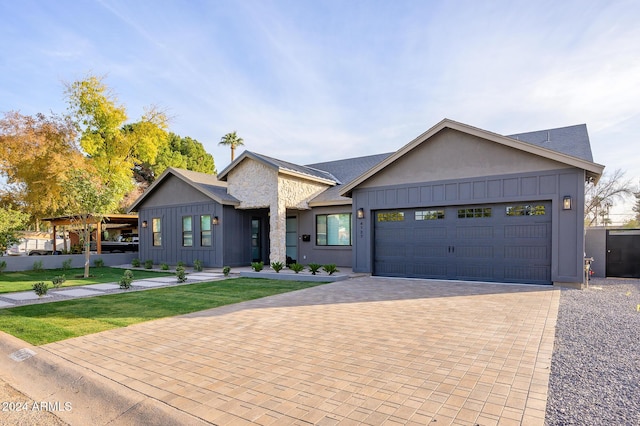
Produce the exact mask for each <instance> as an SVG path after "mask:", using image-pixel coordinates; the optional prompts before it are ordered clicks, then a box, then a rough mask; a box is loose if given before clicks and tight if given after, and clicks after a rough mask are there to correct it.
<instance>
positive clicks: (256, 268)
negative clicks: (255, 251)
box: [251, 262, 264, 272]
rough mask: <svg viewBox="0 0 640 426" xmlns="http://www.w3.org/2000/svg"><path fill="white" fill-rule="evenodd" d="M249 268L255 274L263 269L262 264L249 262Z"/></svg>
mask: <svg viewBox="0 0 640 426" xmlns="http://www.w3.org/2000/svg"><path fill="white" fill-rule="evenodd" d="M251 268H253V270H254V271H256V272H260V271H262V268H264V262H251Z"/></svg>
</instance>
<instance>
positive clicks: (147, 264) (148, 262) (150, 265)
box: [144, 259, 153, 269]
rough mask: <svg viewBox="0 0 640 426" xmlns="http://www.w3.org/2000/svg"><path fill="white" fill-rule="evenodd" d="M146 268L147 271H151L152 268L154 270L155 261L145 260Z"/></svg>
mask: <svg viewBox="0 0 640 426" xmlns="http://www.w3.org/2000/svg"><path fill="white" fill-rule="evenodd" d="M144 267H145V268H146V269H151V268H153V260H151V259H147V260H145V261H144Z"/></svg>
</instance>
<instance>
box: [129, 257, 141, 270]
mask: <svg viewBox="0 0 640 426" xmlns="http://www.w3.org/2000/svg"><path fill="white" fill-rule="evenodd" d="M131 266H133V267H134V268H139V267H140V259H138V258H136V259H133V260H132V261H131Z"/></svg>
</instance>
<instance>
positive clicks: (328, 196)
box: [307, 152, 393, 207]
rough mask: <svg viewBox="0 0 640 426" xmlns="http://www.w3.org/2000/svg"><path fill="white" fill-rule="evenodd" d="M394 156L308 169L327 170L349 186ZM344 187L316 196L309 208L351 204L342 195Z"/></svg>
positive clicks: (334, 162) (318, 164)
mask: <svg viewBox="0 0 640 426" xmlns="http://www.w3.org/2000/svg"><path fill="white" fill-rule="evenodd" d="M391 154H393V153H392V152H388V153H386V154H377V155H367V156H365V157H357V158H347V159H344V160H336V161H328V162H325V163H316V164H309V165H307V167H312V168H314V169H318V170H325V171H327V172H329V173H331V174H332V175H333V176H335V177H336V178H338V179H339V180H340V182H343V183H345V184H348V183H349V182H351V181H352V180H354V179H355V178H357V177H358V176H360V175H361V174H362V173H364V172H366V171H367V170H369V169H370V168H372V167H373V166H375V165H376V164H378V163H380V162H381V161H382V160H384V159H385V158H387V157H388V156H390V155H391ZM341 188H342V185H336V186H334V187H332V188H328V189H327V190H326V191H324V192H322V193H321V194H319V195H318V196H316V197H315V198H314V199H313V200H311V201H309V206H311V207H314V206H320V205H323V206H326V205H338V204H351V199H350V198H347V197H343V196H342V195H340V191H341Z"/></svg>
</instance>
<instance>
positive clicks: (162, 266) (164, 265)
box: [160, 263, 169, 271]
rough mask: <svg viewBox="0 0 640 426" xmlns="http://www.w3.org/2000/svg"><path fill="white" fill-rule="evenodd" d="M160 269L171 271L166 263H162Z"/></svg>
mask: <svg viewBox="0 0 640 426" xmlns="http://www.w3.org/2000/svg"><path fill="white" fill-rule="evenodd" d="M160 269H162V270H163V271H168V270H169V265H167V264H166V263H161V264H160Z"/></svg>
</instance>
